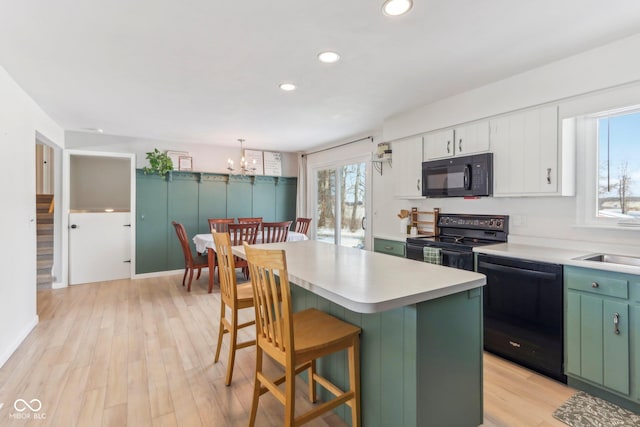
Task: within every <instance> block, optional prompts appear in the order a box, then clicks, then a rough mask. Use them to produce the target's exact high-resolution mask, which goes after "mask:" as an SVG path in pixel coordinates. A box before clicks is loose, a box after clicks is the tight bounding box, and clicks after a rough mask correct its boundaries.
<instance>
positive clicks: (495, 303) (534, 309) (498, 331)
mask: <svg viewBox="0 0 640 427" xmlns="http://www.w3.org/2000/svg"><path fill="white" fill-rule="evenodd" d="M478 272H479V273H482V274H484V275H486V276H487V285H486V286H485V287H484V290H483V292H484V295H483V299H484V348H485V350H487V351H490V352H492V353H495V354H497V355H499V356H502V357H504V358H505V359H509V360H511V361H514V362H516V363H518V364H521V365H523V366H525V367H527V368H530V369H533V370H534V371H537V372H540V373H541V374H544V375H547V376H549V377H551V378H554V379H556V380H558V381H562V382H564V383H566V382H567V377H566V376H565V375H564V374H563V369H562V364H563V360H564V353H563V290H562V286H563V284H562V265H559V264H549V263H542V262H535V261H528V260H522V259H517V258H506V257H500V256H492V255H485V254H480V255H478Z"/></svg>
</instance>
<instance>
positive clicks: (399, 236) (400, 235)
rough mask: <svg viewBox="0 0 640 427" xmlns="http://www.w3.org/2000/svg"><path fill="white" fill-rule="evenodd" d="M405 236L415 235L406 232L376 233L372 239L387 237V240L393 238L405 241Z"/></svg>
mask: <svg viewBox="0 0 640 427" xmlns="http://www.w3.org/2000/svg"><path fill="white" fill-rule="evenodd" d="M407 237H415V236H412V235H411V234H406V233H397V234H395V233H382V234H380V233H376V234H374V235H373V238H374V239H387V240H395V241H397V242H406V240H407Z"/></svg>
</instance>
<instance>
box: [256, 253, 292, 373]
mask: <svg viewBox="0 0 640 427" xmlns="http://www.w3.org/2000/svg"><path fill="white" fill-rule="evenodd" d="M244 250H245V253H246V256H247V262H248V264H249V275H250V277H251V284H252V286H253V304H254V307H255V313H256V342H257V344H258V345H259V346H260V347H262V349H263V350H264V351H265V352H266V353H267V354H269V356H271V357H273V358H274V359H275V360H277V361H278V362H280V363H281V364H283V365H284V364H287V358H289V359H290V360H291V358H292V357H293V351H294V346H293V322H292V321H291V319H292V317H293V314H292V309H291V293H290V292H291V291H290V287H289V276H288V272H287V260H286V258H285V252H284V251H283V250H278V249H276V250H265V249H256V248H252V247H251V246H249V245H247V244H246V243H245V245H244ZM287 352H289V355H288V356H287Z"/></svg>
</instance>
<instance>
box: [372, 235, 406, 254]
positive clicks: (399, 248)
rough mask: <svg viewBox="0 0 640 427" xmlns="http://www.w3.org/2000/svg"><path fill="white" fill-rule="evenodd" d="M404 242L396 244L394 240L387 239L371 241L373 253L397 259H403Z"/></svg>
mask: <svg viewBox="0 0 640 427" xmlns="http://www.w3.org/2000/svg"><path fill="white" fill-rule="evenodd" d="M405 248H406V245H405V242H398V241H396V240H388V239H380V238H377V237H376V238H374V239H373V251H374V252H380V253H383V254H387V255H395V256H399V257H403V258H404V257H405V255H406V253H405Z"/></svg>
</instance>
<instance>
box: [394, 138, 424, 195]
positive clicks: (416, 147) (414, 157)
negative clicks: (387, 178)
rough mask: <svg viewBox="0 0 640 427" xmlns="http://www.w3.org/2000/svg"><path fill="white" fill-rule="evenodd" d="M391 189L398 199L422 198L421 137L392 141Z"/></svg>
mask: <svg viewBox="0 0 640 427" xmlns="http://www.w3.org/2000/svg"><path fill="white" fill-rule="evenodd" d="M391 148H392V149H393V168H392V171H393V173H392V176H393V188H394V195H395V197H396V198H400V199H419V198H422V137H421V136H415V137H411V138H406V139H401V140H398V141H393V143H392V145H391Z"/></svg>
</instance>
